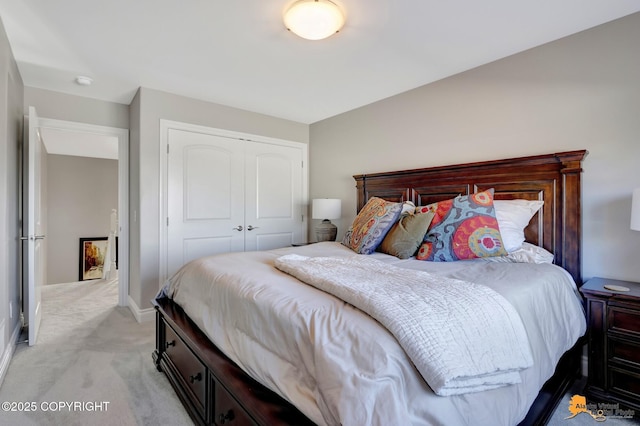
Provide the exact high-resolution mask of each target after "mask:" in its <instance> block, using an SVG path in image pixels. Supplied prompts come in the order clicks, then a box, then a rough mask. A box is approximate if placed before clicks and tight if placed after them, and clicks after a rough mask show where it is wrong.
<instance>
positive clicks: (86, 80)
mask: <svg viewBox="0 0 640 426" xmlns="http://www.w3.org/2000/svg"><path fill="white" fill-rule="evenodd" d="M91 83H93V79H92V78H91V77H85V76H84V75H79V76H77V77H76V84H79V85H80V86H91Z"/></svg>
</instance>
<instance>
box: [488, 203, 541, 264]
mask: <svg viewBox="0 0 640 426" xmlns="http://www.w3.org/2000/svg"><path fill="white" fill-rule="evenodd" d="M543 204H544V201H540V200H533V201H531V200H522V199H517V200H493V206H494V208H495V210H496V219H497V220H498V227H499V228H500V235H501V236H502V243H503V244H504V248H505V250H507V252H508V253H512V252H514V251H516V250H518V249H520V248H521V247H522V243H524V228H526V227H527V225H528V224H529V221H530V220H531V218H532V217H533V215H534V214H536V212H537V211H538V210H540V208H541V207H542V205H543Z"/></svg>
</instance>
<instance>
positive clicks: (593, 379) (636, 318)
mask: <svg viewBox="0 0 640 426" xmlns="http://www.w3.org/2000/svg"><path fill="white" fill-rule="evenodd" d="M610 285H612V286H621V287H626V288H628V289H629V291H615V290H610V289H607V288H605V286H610ZM580 291H581V292H582V294H583V295H584V296H585V298H586V309H587V325H588V345H589V346H588V347H589V376H588V378H587V387H586V389H585V392H586V394H587V396H590V397H592V398H594V399H596V400H600V401H602V402H618V403H620V405H623V406H626V407H629V408H632V409H635V410H640V283H636V282H629V281H619V280H610V279H605V278H593V279H591V280H589V281H588V282H587V283H586V284H584V285H583V286H582V287H581V288H580Z"/></svg>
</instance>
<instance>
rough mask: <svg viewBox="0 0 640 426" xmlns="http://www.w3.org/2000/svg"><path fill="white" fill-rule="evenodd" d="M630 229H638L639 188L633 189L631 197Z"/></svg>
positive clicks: (639, 210) (639, 228)
mask: <svg viewBox="0 0 640 426" xmlns="http://www.w3.org/2000/svg"><path fill="white" fill-rule="evenodd" d="M631 229H633V230H634V231H640V188H636V189H634V190H633V196H632V197H631Z"/></svg>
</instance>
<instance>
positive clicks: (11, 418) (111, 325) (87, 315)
mask: <svg viewBox="0 0 640 426" xmlns="http://www.w3.org/2000/svg"><path fill="white" fill-rule="evenodd" d="M42 300H43V305H42V309H43V316H42V325H41V329H40V335H39V337H38V341H37V344H36V346H33V347H29V346H27V345H26V344H20V345H18V348H17V350H16V352H15V354H14V356H13V359H12V361H11V364H10V366H9V369H8V371H7V375H6V377H5V379H4V382H3V384H2V387H0V402H9V403H10V404H11V403H13V404H11V405H10V407H9V408H10V409H16V410H17V411H4V409H5V408H6V407H5V406H4V405H3V406H2V408H3V410H2V411H0V425H16V426H22V425H60V426H63V425H64V426H72V425H122V426H128V425H172V426H177V425H192V424H193V422H192V421H191V419H190V418H189V416H188V415H187V413H186V411H185V410H184V408H183V407H182V405H181V403H180V401H179V400H178V397H177V396H176V394H175V393H174V391H173V389H172V388H171V386H170V385H169V382H168V381H167V378H166V377H165V375H164V374H162V373H160V372H158V371H157V370H156V369H155V367H154V365H153V361H152V359H151V353H152V352H153V349H154V345H155V322H154V321H149V322H146V323H143V324H139V323H137V322H136V320H135V319H134V317H133V315H132V314H131V312H130V311H129V309H128V308H120V307H118V306H117V300H118V282H117V281H111V282H105V281H102V280H95V281H89V282H87V281H84V282H79V283H69V284H55V285H49V286H45V287H44V288H43V294H42ZM583 386H584V382H577V383H576V384H575V385H574V387H573V388H572V389H571V390H570V392H568V393H567V395H565V398H564V400H563V401H561V402H560V404H559V405H558V408H557V409H556V412H555V413H554V415H553V417H552V418H551V420H550V422H549V426H582V425H595V424H601V423H600V422H597V421H596V420H594V419H593V418H592V417H591V416H589V415H588V414H586V413H581V414H579V415H577V416H576V417H574V418H572V419H566V417H568V416H569V415H570V412H569V399H570V397H571V395H574V394H582V389H583ZM28 409H29V410H30V411H27V410H28ZM606 424H607V425H608V426H630V425H636V424H640V423H639V422H638V421H637V420H635V421H634V420H628V419H615V418H607V419H606Z"/></svg>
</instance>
